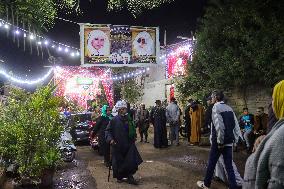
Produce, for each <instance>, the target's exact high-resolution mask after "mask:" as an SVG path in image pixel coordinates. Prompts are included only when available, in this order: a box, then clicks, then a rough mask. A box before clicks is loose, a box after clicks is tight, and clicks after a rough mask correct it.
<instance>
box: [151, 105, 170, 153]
mask: <svg viewBox="0 0 284 189" xmlns="http://www.w3.org/2000/svg"><path fill="white" fill-rule="evenodd" d="M150 119H151V122H152V124H153V126H154V147H155V148H162V147H167V146H168V139H167V127H166V123H167V119H166V110H165V108H163V107H162V104H161V101H160V100H156V106H155V107H154V108H153V109H152V111H151V113H150Z"/></svg>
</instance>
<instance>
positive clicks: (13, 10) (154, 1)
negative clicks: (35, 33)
mask: <svg viewBox="0 0 284 189" xmlns="http://www.w3.org/2000/svg"><path fill="white" fill-rule="evenodd" d="M90 1H92V0H90ZM93 1H94V0H93ZM172 1H174V0H108V1H107V7H108V10H109V11H117V10H122V9H123V8H127V9H128V10H129V11H130V12H131V13H132V15H133V16H135V17H136V16H137V15H139V14H140V13H142V12H143V11H144V10H150V9H153V8H156V7H159V6H161V5H162V4H165V3H169V2H172ZM59 10H60V11H62V10H65V12H66V13H70V12H74V11H75V12H77V13H80V0H25V1H24V0H2V1H0V17H1V18H6V17H8V20H10V21H11V22H15V23H16V22H17V20H19V23H18V24H21V25H22V24H25V25H26V27H27V28H28V27H29V25H30V24H31V23H32V24H33V27H35V28H32V29H36V30H48V29H50V28H52V27H53V25H54V21H55V19H56V17H57V15H58V11H59Z"/></svg>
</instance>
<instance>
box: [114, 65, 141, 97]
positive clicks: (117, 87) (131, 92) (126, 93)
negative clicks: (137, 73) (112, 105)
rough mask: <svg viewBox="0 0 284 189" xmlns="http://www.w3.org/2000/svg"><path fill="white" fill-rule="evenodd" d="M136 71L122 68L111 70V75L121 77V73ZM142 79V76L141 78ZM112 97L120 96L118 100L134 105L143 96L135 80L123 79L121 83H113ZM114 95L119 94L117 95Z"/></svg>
mask: <svg viewBox="0 0 284 189" xmlns="http://www.w3.org/2000/svg"><path fill="white" fill-rule="evenodd" d="M134 70H136V68H130V67H122V68H113V69H112V73H113V75H121V74H123V73H127V72H133V71H134ZM142 77H144V76H142ZM113 87H114V93H115V94H114V95H115V96H120V98H119V99H115V100H120V99H124V100H126V101H127V102H129V103H136V102H137V100H139V98H140V97H141V96H142V95H143V89H142V86H141V85H139V84H138V82H137V80H136V79H135V78H125V80H124V81H123V80H122V81H119V82H115V83H114V86H113ZM116 93H120V94H119V95H117V94H116Z"/></svg>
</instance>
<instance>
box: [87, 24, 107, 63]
mask: <svg viewBox="0 0 284 189" xmlns="http://www.w3.org/2000/svg"><path fill="white" fill-rule="evenodd" d="M84 38H85V44H84V46H85V57H86V58H90V59H96V58H102V57H109V56H110V29H109V27H100V28H99V27H98V28H95V27H93V28H91V27H90V28H85V31H84Z"/></svg>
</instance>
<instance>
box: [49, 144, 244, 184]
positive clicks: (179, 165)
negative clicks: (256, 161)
mask: <svg viewBox="0 0 284 189" xmlns="http://www.w3.org/2000/svg"><path fill="white" fill-rule="evenodd" d="M137 147H138V149H139V151H140V153H141V156H142V158H143V160H144V162H143V164H142V165H141V166H140V167H139V171H138V172H137V173H136V175H135V178H136V179H137V180H138V181H139V186H130V185H128V184H126V183H122V184H118V183H116V180H115V179H113V178H111V179H110V182H107V175H108V169H107V168H106V167H105V166H104V165H103V158H102V157H100V156H98V154H97V152H95V151H93V150H92V149H91V148H90V147H89V146H78V147H77V148H78V152H77V158H76V159H77V160H76V162H73V163H70V164H67V165H65V167H63V168H62V169H61V170H59V171H58V172H57V174H56V179H55V186H54V189H96V188H97V189H128V188H141V189H174V188H175V189H176V188H179V189H191V188H193V189H196V188H197V187H196V181H197V180H199V179H202V178H203V176H204V171H205V168H206V162H207V158H208V153H209V148H208V147H196V146H188V145H187V142H186V141H182V144H181V145H180V146H178V147H176V146H172V147H169V148H167V149H160V150H159V149H155V148H154V147H153V145H152V144H151V143H149V144H145V143H139V142H138V143H137ZM234 159H235V162H236V163H237V166H238V168H239V170H240V172H241V175H243V170H244V164H245V160H246V155H245V153H243V152H239V153H237V154H235V158H234ZM211 188H213V189H223V188H227V187H226V186H225V185H224V184H222V183H219V182H215V181H214V182H213V184H212V187H211Z"/></svg>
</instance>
